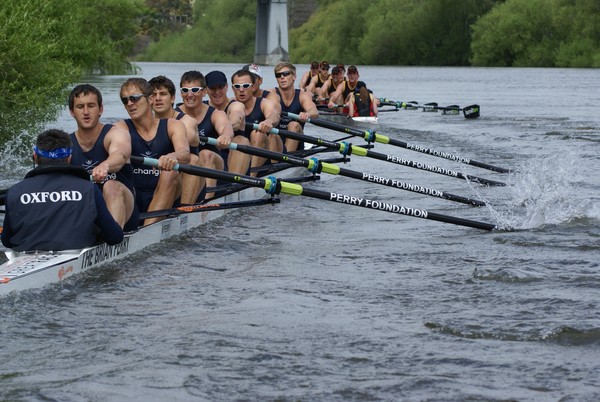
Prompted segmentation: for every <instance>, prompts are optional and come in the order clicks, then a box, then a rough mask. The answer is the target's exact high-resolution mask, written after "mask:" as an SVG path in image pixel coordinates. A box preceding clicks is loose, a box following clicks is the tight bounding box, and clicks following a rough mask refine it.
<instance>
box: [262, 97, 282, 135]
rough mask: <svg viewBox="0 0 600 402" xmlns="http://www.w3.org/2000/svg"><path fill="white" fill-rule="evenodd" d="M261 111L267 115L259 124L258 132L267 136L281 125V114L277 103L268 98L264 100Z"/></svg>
mask: <svg viewBox="0 0 600 402" xmlns="http://www.w3.org/2000/svg"><path fill="white" fill-rule="evenodd" d="M260 109H261V110H262V112H263V114H264V115H265V119H264V120H263V121H261V122H260V123H258V131H260V132H262V133H265V134H267V133H268V132H269V131H271V129H272V128H273V127H275V126H277V125H278V124H279V118H280V114H279V112H278V111H277V108H276V107H275V103H274V102H273V101H271V100H269V99H267V98H263V100H262V102H261V103H260Z"/></svg>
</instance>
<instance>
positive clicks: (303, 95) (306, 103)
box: [271, 62, 319, 152]
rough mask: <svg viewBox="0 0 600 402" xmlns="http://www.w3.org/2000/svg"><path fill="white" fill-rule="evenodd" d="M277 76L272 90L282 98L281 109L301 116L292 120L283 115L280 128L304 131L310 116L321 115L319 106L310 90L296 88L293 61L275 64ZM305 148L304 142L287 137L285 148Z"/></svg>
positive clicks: (291, 150)
mask: <svg viewBox="0 0 600 402" xmlns="http://www.w3.org/2000/svg"><path fill="white" fill-rule="evenodd" d="M274 71H275V78H276V79H277V87H276V88H273V89H272V90H271V92H274V93H276V94H277V95H278V97H279V99H280V105H281V110H282V111H286V112H290V113H294V114H297V115H299V116H300V121H295V120H292V119H291V118H289V117H287V116H281V119H280V121H279V125H278V128H281V129H284V130H289V131H293V132H295V133H298V134H303V133H304V123H306V121H307V120H308V119H309V118H317V117H319V111H318V110H317V106H316V105H315V103H314V102H313V100H312V96H311V94H310V93H309V92H306V91H302V90H301V89H295V88H294V83H295V82H296V67H295V66H294V65H293V64H292V63H288V62H281V63H279V64H277V65H276V66H275V69H274ZM299 146H300V147H301V149H303V148H304V144H303V143H299V141H297V140H293V139H291V138H287V139H286V140H285V149H286V151H287V152H293V151H296V150H297V149H298V147H299Z"/></svg>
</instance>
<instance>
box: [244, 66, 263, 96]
mask: <svg viewBox="0 0 600 402" xmlns="http://www.w3.org/2000/svg"><path fill="white" fill-rule="evenodd" d="M242 70H244V71H250V72H251V73H252V74H254V78H255V80H254V95H255V96H259V93H260V92H262V91H261V90H260V86H261V85H262V83H263V75H262V71H261V69H260V66H259V65H258V64H246V65H245V66H244V67H242Z"/></svg>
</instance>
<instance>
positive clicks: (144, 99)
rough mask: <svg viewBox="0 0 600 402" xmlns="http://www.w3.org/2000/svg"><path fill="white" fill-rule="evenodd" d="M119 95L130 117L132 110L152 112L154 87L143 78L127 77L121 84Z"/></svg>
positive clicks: (141, 112) (143, 112)
mask: <svg viewBox="0 0 600 402" xmlns="http://www.w3.org/2000/svg"><path fill="white" fill-rule="evenodd" d="M119 96H120V98H121V102H123V105H124V106H125V109H126V110H127V113H129V116H130V117H132V113H133V112H138V111H139V112H140V113H139V114H145V113H151V112H152V104H153V103H154V88H152V85H150V83H149V82H148V81H146V80H145V79H144V78H141V77H134V78H129V79H128V80H127V81H125V82H124V83H123V85H121V91H120V92H119ZM136 114H137V113H136Z"/></svg>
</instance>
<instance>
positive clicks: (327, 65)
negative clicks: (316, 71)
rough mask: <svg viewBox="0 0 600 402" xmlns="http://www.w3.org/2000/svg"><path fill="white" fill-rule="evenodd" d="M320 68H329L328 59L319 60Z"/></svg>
mask: <svg viewBox="0 0 600 402" xmlns="http://www.w3.org/2000/svg"><path fill="white" fill-rule="evenodd" d="M321 70H329V62H328V61H322V62H321Z"/></svg>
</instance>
